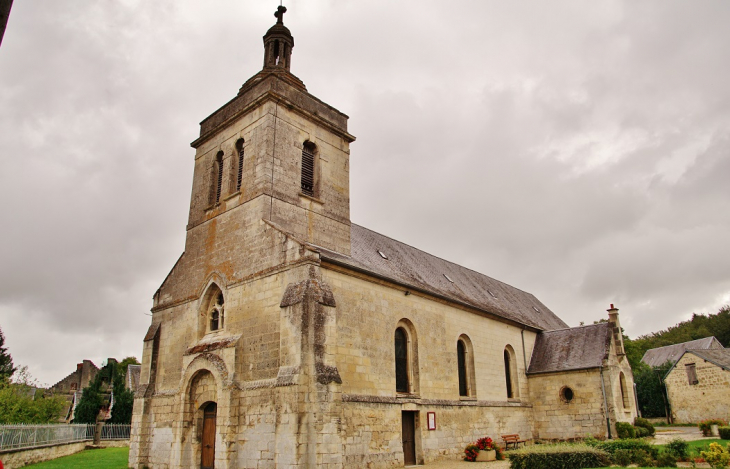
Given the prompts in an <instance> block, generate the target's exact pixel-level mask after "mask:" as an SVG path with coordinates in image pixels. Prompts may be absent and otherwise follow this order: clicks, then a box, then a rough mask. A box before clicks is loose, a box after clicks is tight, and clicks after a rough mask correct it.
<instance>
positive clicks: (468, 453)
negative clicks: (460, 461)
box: [464, 445, 479, 462]
mask: <svg viewBox="0 0 730 469" xmlns="http://www.w3.org/2000/svg"><path fill="white" fill-rule="evenodd" d="M478 455H479V447H477V445H466V448H465V449H464V461H469V462H474V461H476V460H477V456H478Z"/></svg>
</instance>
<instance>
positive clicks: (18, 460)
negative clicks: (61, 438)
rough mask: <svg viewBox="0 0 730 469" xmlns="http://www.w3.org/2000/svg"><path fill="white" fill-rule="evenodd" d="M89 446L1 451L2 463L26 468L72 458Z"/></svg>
mask: <svg viewBox="0 0 730 469" xmlns="http://www.w3.org/2000/svg"><path fill="white" fill-rule="evenodd" d="M88 445H89V442H88V441H80V442H77V443H65V444H62V445H48V446H42V447H38V448H28V449H17V450H6V451H0V461H2V463H3V467H4V468H5V469H15V468H16V467H24V466H28V465H30V464H37V463H39V462H43V461H51V460H53V459H57V458H61V457H63V456H70V455H72V454H76V453H79V452H81V451H83V450H84V449H86V447H87V446H88ZM128 445H129V440H108V441H102V442H101V444H100V446H101V447H102V448H117V447H120V446H128ZM90 451H93V450H90Z"/></svg>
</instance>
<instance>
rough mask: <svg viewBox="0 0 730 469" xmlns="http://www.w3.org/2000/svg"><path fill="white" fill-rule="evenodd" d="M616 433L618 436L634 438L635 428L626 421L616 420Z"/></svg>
mask: <svg viewBox="0 0 730 469" xmlns="http://www.w3.org/2000/svg"><path fill="white" fill-rule="evenodd" d="M616 434H617V435H618V437H619V438H636V429H635V428H634V426H633V425H631V424H630V423H627V422H616Z"/></svg>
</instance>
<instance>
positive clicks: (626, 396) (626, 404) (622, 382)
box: [618, 371, 629, 409]
mask: <svg viewBox="0 0 730 469" xmlns="http://www.w3.org/2000/svg"><path fill="white" fill-rule="evenodd" d="M618 380H619V384H620V385H621V401H622V402H623V405H624V409H628V408H629V391H628V389H627V388H626V377H625V376H624V373H623V371H622V372H621V373H619V374H618Z"/></svg>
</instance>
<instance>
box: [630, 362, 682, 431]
mask: <svg viewBox="0 0 730 469" xmlns="http://www.w3.org/2000/svg"><path fill="white" fill-rule="evenodd" d="M672 365H673V363H672V362H669V361H668V362H666V363H665V364H663V365H660V366H655V367H653V368H652V367H650V366H649V365H647V364H646V363H643V362H640V363H639V364H638V365H637V366H636V367H635V368H633V372H634V383H636V398H637V400H638V401H639V409H640V410H641V415H642V417H645V418H652V417H665V416H666V406H667V404H666V403H667V402H668V401H667V394H666V392H667V391H666V388H665V387H664V376H666V374H667V372H668V371H669V369H670V368H671V367H672Z"/></svg>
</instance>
